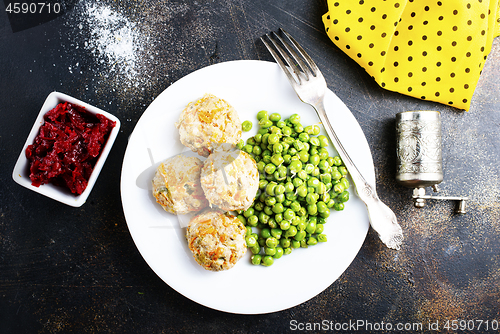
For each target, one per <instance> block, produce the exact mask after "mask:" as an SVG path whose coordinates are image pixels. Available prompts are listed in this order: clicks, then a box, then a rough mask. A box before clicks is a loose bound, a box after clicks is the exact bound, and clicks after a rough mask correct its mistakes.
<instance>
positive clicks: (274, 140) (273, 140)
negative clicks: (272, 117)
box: [267, 133, 280, 145]
mask: <svg viewBox="0 0 500 334" xmlns="http://www.w3.org/2000/svg"><path fill="white" fill-rule="evenodd" d="M279 139H280V138H279V137H278V135H277V134H275V133H271V134H270V135H269V137H267V142H268V143H269V144H270V145H274V144H276V143H277V142H278V141H279Z"/></svg>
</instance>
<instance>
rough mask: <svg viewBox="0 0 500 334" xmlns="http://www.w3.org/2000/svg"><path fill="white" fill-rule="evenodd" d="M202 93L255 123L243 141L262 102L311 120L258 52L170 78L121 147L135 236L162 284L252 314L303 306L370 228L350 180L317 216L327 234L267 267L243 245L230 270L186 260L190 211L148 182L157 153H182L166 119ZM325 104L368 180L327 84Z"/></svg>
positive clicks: (343, 112) (363, 152) (347, 121)
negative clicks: (171, 204) (341, 201)
mask: <svg viewBox="0 0 500 334" xmlns="http://www.w3.org/2000/svg"><path fill="white" fill-rule="evenodd" d="M205 93H212V94H214V95H216V96H217V97H220V98H223V99H225V100H226V101H228V102H229V103H230V104H231V105H232V106H233V107H235V109H236V110H237V112H238V114H239V117H240V120H241V121H242V122H243V121H244V120H251V121H252V122H253V124H254V127H253V129H252V131H250V132H247V133H244V138H245V139H246V138H248V137H250V136H252V135H253V134H255V133H256V128H257V121H256V115H257V112H258V111H260V110H262V109H265V110H267V111H268V112H269V113H272V112H278V113H280V114H281V115H282V117H288V116H290V115H291V114H294V113H298V114H299V115H300V116H301V123H302V125H304V126H306V125H311V124H318V123H319V119H318V117H317V116H316V113H315V112H314V110H313V109H312V107H310V106H308V105H306V104H304V103H302V102H301V101H300V100H299V99H298V97H297V95H296V94H295V92H294V91H293V89H292V88H291V86H290V84H289V83H288V81H287V79H286V77H285V76H284V74H283V73H282V72H281V70H280V68H279V67H278V65H277V64H275V63H271V62H265V61H256V60H255V61H254V60H239V61H231V62H225V63H219V64H216V65H212V66H208V67H205V68H202V69H200V70H197V71H195V72H193V73H191V74H189V75H187V76H185V77H184V78H182V79H180V80H179V81H177V82H175V83H174V84H172V85H171V86H170V87H168V88H167V89H166V90H165V91H164V92H163V93H161V94H160V95H159V96H158V97H157V98H156V99H155V100H154V101H153V102H152V103H151V105H150V106H149V107H148V108H147V110H146V111H145V112H144V114H143V115H142V117H141V118H140V120H139V121H138V122H137V125H136V127H135V129H134V131H133V132H132V135H131V136H130V139H129V143H128V146H127V150H126V152H125V157H124V160H123V167H122V175H121V196H122V204H123V211H124V213H125V218H126V220H127V224H128V228H129V230H130V233H131V235H132V237H133V239H134V242H135V244H136V245H137V248H138V249H139V252H140V253H141V254H142V256H143V257H144V259H145V260H146V262H147V263H148V265H149V266H150V267H151V268H152V269H153V270H154V272H155V273H156V274H157V275H158V276H159V277H160V278H161V279H162V280H163V281H165V283H167V284H168V285H169V286H170V287H172V288H173V289H175V290H176V291H178V292H179V293H181V294H182V295H184V296H186V297H187V298H189V299H191V300H193V301H195V302H197V303H199V304H202V305H205V306H207V307H210V308H213V309H216V310H220V311H225V312H230V313H239V314H259V313H269V312H275V311H280V310H284V309H287V308H290V307H293V306H296V305H298V304H301V303H303V302H305V301H307V300H309V299H311V298H313V297H314V296H316V295H317V294H319V293H320V292H322V291H323V290H325V289H326V288H327V287H328V286H330V285H331V284H332V283H333V282H334V281H335V280H336V279H337V278H338V277H339V276H340V275H341V274H342V273H343V272H344V271H345V270H346V269H347V267H348V266H349V265H350V263H351V262H352V260H353V259H354V258H355V257H356V255H357V253H358V251H359V249H360V248H361V245H362V244H363V241H364V240H365V237H366V233H367V231H368V227H369V222H368V215H367V212H366V207H365V205H364V204H363V203H362V202H361V201H360V199H359V198H358V197H357V195H356V194H355V191H354V189H353V188H352V187H351V189H350V193H351V198H350V200H349V201H348V202H347V203H346V206H345V210H344V211H340V212H336V211H334V210H333V209H332V212H331V215H330V217H329V218H328V222H327V224H325V232H324V233H325V234H326V235H327V237H328V241H327V242H325V243H320V244H318V245H316V246H312V247H309V248H307V249H295V250H293V252H292V253H291V254H289V255H284V256H283V257H282V258H280V259H278V260H276V261H275V262H274V264H273V265H272V266H270V267H264V266H254V265H252V264H251V263H250V256H251V254H250V251H248V252H247V254H246V256H245V257H244V258H243V259H241V260H240V261H239V262H238V263H237V264H236V266H235V267H233V268H232V269H230V270H227V271H223V272H211V271H207V270H205V269H203V268H202V267H201V266H200V265H198V264H197V263H196V261H195V260H194V258H193V256H192V254H191V252H190V250H189V248H188V246H187V242H186V238H185V236H184V234H185V226H186V223H187V221H186V219H189V217H186V216H182V217H178V216H175V215H172V214H169V213H167V212H165V211H164V210H163V209H162V208H161V207H160V205H158V204H157V203H156V202H155V199H154V197H153V195H152V193H151V180H152V178H153V176H154V173H155V170H156V167H157V166H158V165H159V163H160V162H161V161H163V160H164V159H166V158H169V157H172V156H174V155H176V154H179V153H181V152H186V153H187V152H188V149H187V148H185V147H184V146H183V145H182V144H181V143H180V141H179V133H178V131H177V129H176V128H175V125H174V123H175V122H176V121H177V120H178V118H179V115H180V113H181V111H182V110H183V109H184V107H185V106H186V105H187V104H188V103H189V102H190V101H193V100H196V99H198V98H200V97H201V96H203V95H204V94H205ZM325 107H326V110H327V112H328V115H329V118H330V120H331V122H332V123H333V126H334V129H335V130H336V131H337V133H338V136H339V137H340V139H341V140H342V141H343V142H344V143H345V147H346V149H347V151H348V152H349V154H350V156H351V158H352V159H353V160H354V162H355V163H356V164H357V166H358V168H359V169H360V170H361V172H362V173H364V174H365V176H366V178H367V180H368V181H369V182H371V183H372V184H375V175H374V168H373V161H372V156H371V153H370V149H369V146H368V143H367V142H366V138H365V136H364V134H363V131H362V130H361V128H360V126H359V124H358V123H357V121H356V119H355V118H354V117H353V115H352V114H351V113H350V111H349V110H348V109H347V107H346V106H345V105H344V103H342V101H340V99H339V98H338V97H337V96H336V95H335V94H333V93H332V92H331V91H330V90H328V91H327V94H326V98H325ZM332 152H334V151H332ZM266 291H267V292H266ZM264 296H266V297H264Z"/></svg>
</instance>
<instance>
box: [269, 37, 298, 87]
mask: <svg viewBox="0 0 500 334" xmlns="http://www.w3.org/2000/svg"><path fill="white" fill-rule="evenodd" d="M265 36H266V37H267V38H268V39H269V40H270V41H271V43H272V44H273V46H274V48H273V47H272V46H271V44H269V43H268V42H267V41H266V40H265V39H264V38H263V37H261V38H260V40H261V41H262V43H264V45H265V46H266V48H267V49H268V50H269V52H270V53H271V55H272V56H273V58H274V60H276V62H277V63H278V65H279V66H280V67H281V69H282V70H283V72H285V74H286V76H287V78H288V80H289V81H290V82H292V83H297V80H296V79H295V77H294V76H293V75H292V73H291V72H290V69H291V70H293V71H294V73H295V75H296V77H297V79H298V80H299V82H298V83H299V84H300V76H299V75H298V73H297V69H296V68H295V66H293V64H292V63H291V59H290V57H289V56H288V55H287V54H286V53H285V52H284V51H283V49H281V47H280V46H279V45H278V44H276V42H275V41H274V40H273V39H272V38H271V36H269V35H268V34H266V35H265ZM275 49H276V50H278V52H279V53H280V54H281V55H282V56H283V59H285V61H286V62H287V64H288V66H287V65H286V64H285V63H284V62H283V60H282V59H281V57H280V56H279V55H278V52H276V50H275ZM287 58H288V59H287Z"/></svg>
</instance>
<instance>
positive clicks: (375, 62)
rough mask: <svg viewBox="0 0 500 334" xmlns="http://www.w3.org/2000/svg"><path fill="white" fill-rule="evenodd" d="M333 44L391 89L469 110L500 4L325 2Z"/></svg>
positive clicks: (497, 29)
mask: <svg viewBox="0 0 500 334" xmlns="http://www.w3.org/2000/svg"><path fill="white" fill-rule="evenodd" d="M327 1H328V12H327V13H326V14H325V15H323V23H324V25H325V29H326V32H327V34H328V36H329V37H330V39H331V40H332V41H333V42H334V43H335V44H336V45H337V46H338V47H339V48H340V49H341V50H342V51H344V52H345V53H346V54H347V55H349V56H350V57H351V58H352V59H354V60H355V61H356V62H357V63H358V64H359V65H361V66H362V67H363V68H364V69H365V70H366V71H367V72H368V73H369V74H370V75H371V76H372V77H373V78H374V79H375V81H376V82H377V83H378V84H379V85H380V86H382V87H383V88H385V89H388V90H391V91H396V92H399V93H402V94H406V95H410V96H413V97H416V98H419V99H423V100H431V101H436V102H440V103H443V104H446V105H450V106H454V107H456V108H459V109H465V110H468V109H469V107H470V101H471V98H472V95H473V93H474V89H475V87H476V84H477V81H478V80H479V75H480V74H481V70H482V68H483V65H484V62H485V60H486V57H487V55H488V53H489V52H490V50H491V45H492V41H493V38H494V37H496V36H498V35H499V34H500V23H499V22H500V21H499V20H500V15H499V11H500V10H499V8H500V7H499V6H500V5H499V1H498V0H494V1H487V0H465V1H462V0H441V1H437V0H435V1H429V0H407V1H404V0H366V1H364V0H355V1H354V0H327Z"/></svg>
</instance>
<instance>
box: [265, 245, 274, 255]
mask: <svg viewBox="0 0 500 334" xmlns="http://www.w3.org/2000/svg"><path fill="white" fill-rule="evenodd" d="M264 254H266V255H270V256H273V255H274V254H276V248H275V247H269V246H264Z"/></svg>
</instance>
